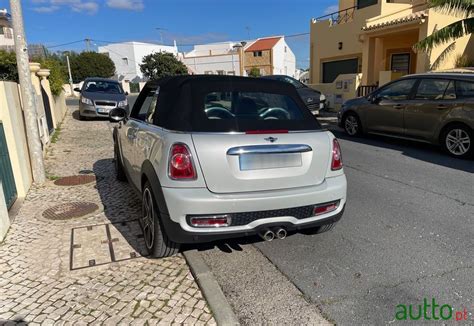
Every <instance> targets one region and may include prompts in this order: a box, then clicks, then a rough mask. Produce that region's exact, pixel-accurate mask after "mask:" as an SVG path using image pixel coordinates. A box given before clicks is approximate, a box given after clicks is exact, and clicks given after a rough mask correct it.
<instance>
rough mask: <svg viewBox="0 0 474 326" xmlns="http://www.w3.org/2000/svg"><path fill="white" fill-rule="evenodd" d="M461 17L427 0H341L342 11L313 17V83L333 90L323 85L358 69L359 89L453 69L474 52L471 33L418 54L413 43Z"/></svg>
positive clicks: (355, 80)
mask: <svg viewBox="0 0 474 326" xmlns="http://www.w3.org/2000/svg"><path fill="white" fill-rule="evenodd" d="M459 19H460V18H459V17H455V16H450V15H446V14H444V13H442V12H439V11H436V10H434V9H432V8H429V7H428V4H427V1H426V0H339V11H338V12H336V13H333V14H330V15H326V16H324V17H320V18H316V19H313V20H312V21H311V45H310V59H311V60H310V83H311V84H313V85H314V87H316V88H317V87H318V85H320V84H323V85H321V88H323V89H324V88H325V87H324V86H326V89H330V87H329V88H328V87H327V85H324V84H330V83H335V81H336V79H337V80H338V81H339V79H338V76H340V75H345V76H349V74H354V75H353V76H355V77H354V78H353V80H354V82H353V83H352V82H351V83H350V84H351V85H352V88H354V87H355V88H357V87H358V86H366V85H383V84H385V83H387V82H389V81H390V80H393V79H396V78H398V77H400V76H402V75H406V74H411V73H420V72H426V71H429V70H434V69H439V70H442V69H449V68H454V66H455V61H456V58H457V57H458V56H459V55H468V56H469V57H471V58H473V57H474V37H473V36H472V35H471V36H465V37H463V38H460V39H458V40H456V41H455V43H454V44H453V45H451V44H450V43H448V44H444V45H442V46H439V47H436V48H435V49H433V50H432V51H431V52H430V53H415V52H414V51H413V49H412V46H413V45H414V44H415V43H417V42H418V41H419V40H422V39H424V38H425V37H426V36H428V35H430V34H432V33H433V32H434V31H436V30H439V29H440V28H442V27H444V26H446V25H449V24H450V23H452V22H455V21H457V20H459ZM448 47H449V50H451V51H449V52H448V55H447V56H445V58H444V60H439V58H441V57H442V56H440V55H441V54H442V53H443V52H444V51H445V50H446V49H447V48H448ZM323 91H324V90H323ZM349 93H350V92H349ZM345 97H346V96H344V99H345Z"/></svg>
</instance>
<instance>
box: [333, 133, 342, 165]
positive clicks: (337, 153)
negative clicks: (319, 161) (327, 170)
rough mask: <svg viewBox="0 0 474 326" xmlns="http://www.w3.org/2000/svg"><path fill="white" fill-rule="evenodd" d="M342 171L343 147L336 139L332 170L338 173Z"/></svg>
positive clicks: (334, 141)
mask: <svg viewBox="0 0 474 326" xmlns="http://www.w3.org/2000/svg"><path fill="white" fill-rule="evenodd" d="M340 169H342V154H341V146H339V142H338V141H337V139H336V138H334V140H333V141H332V161H331V170H333V171H336V170H340Z"/></svg>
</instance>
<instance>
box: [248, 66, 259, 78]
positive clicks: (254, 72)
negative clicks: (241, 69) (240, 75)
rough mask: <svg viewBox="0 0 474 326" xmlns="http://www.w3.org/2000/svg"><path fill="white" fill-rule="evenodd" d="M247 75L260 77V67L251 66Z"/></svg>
mask: <svg viewBox="0 0 474 326" xmlns="http://www.w3.org/2000/svg"><path fill="white" fill-rule="evenodd" d="M249 77H260V69H258V68H256V67H253V68H252V69H251V70H250V72H249Z"/></svg>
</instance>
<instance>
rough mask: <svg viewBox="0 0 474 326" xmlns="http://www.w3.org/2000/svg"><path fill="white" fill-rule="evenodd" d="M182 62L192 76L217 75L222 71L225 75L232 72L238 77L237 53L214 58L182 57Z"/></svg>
mask: <svg viewBox="0 0 474 326" xmlns="http://www.w3.org/2000/svg"><path fill="white" fill-rule="evenodd" d="M182 61H183V63H184V64H185V65H186V66H188V67H189V68H190V69H191V71H192V72H193V73H194V74H199V75H201V74H205V73H208V72H212V74H214V75H217V71H218V70H223V71H224V72H225V74H226V75H230V73H229V72H234V74H235V75H236V76H240V63H239V54H238V53H234V54H228V55H216V56H200V57H199V56H198V57H184V58H183V59H182Z"/></svg>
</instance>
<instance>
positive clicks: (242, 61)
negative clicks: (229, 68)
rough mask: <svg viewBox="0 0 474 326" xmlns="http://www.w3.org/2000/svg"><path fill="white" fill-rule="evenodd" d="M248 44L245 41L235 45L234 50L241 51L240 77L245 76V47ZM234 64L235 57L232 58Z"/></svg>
mask: <svg viewBox="0 0 474 326" xmlns="http://www.w3.org/2000/svg"><path fill="white" fill-rule="evenodd" d="M246 44H247V42H245V41H242V42H240V43H236V44H234V46H233V48H234V49H236V50H238V51H239V58H240V60H239V61H240V62H239V65H240V75H241V76H245V69H244V68H245V65H244V59H245V57H244V55H243V49H244V47H245V45H246ZM232 64H234V57H233V56H232Z"/></svg>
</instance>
